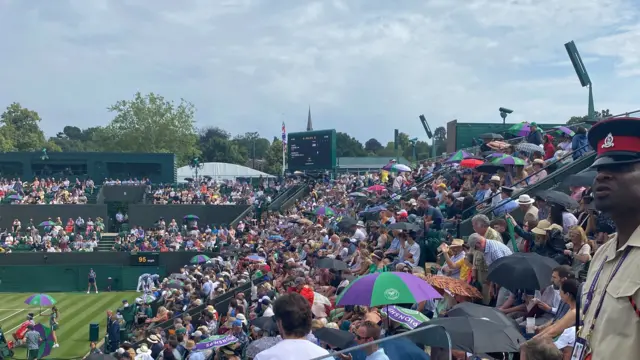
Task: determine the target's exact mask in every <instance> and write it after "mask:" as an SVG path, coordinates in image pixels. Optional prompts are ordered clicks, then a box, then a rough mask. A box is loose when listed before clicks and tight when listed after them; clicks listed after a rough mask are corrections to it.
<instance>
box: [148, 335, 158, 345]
mask: <svg viewBox="0 0 640 360" xmlns="http://www.w3.org/2000/svg"><path fill="white" fill-rule="evenodd" d="M147 341H148V342H150V343H152V344H157V343H159V342H160V339H158V335H156V334H152V335H149V337H148V338H147Z"/></svg>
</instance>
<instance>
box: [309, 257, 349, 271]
mask: <svg viewBox="0 0 640 360" xmlns="http://www.w3.org/2000/svg"><path fill="white" fill-rule="evenodd" d="M316 267H317V268H319V269H334V270H346V269H348V268H349V267H348V266H347V263H345V262H344V261H342V260H336V259H332V258H324V259H320V260H318V262H316Z"/></svg>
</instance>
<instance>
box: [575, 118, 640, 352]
mask: <svg viewBox="0 0 640 360" xmlns="http://www.w3.org/2000/svg"><path fill="white" fill-rule="evenodd" d="M588 136H589V144H590V145H591V147H592V148H593V149H595V151H596V152H597V156H596V161H595V162H594V163H593V165H592V167H593V168H595V169H596V170H597V172H598V174H597V175H596V178H595V180H594V184H593V188H592V189H593V195H594V200H595V205H596V208H597V209H598V210H600V211H602V212H605V213H607V214H608V215H609V216H610V217H611V220H613V222H614V223H615V225H616V228H617V229H618V232H617V233H616V234H615V235H614V236H613V237H612V238H611V239H610V240H609V241H607V242H606V243H605V244H603V245H602V246H601V247H600V248H599V249H598V251H597V252H596V253H595V255H594V256H593V259H592V260H591V264H590V266H589V272H588V275H587V281H586V282H585V283H584V289H588V290H587V291H586V292H585V291H582V292H580V293H581V294H585V295H583V297H582V301H581V304H583V306H582V311H583V322H584V325H583V326H582V328H581V329H580V333H579V337H580V338H579V339H576V346H575V347H574V349H575V352H576V354H574V355H576V356H577V355H578V354H577V353H578V351H579V349H580V348H581V347H584V348H585V351H584V353H588V354H590V355H591V359H592V360H603V359H638V358H640V315H639V314H640V313H639V312H638V310H637V308H638V305H637V304H640V283H639V282H638V270H639V267H638V266H639V265H638V264H640V249H639V248H640V230H639V229H640V118H627V117H624V118H613V119H609V120H603V121H600V122H598V123H596V124H595V125H594V126H593V127H592V128H591V130H590V131H589V135H588ZM585 342H586V345H585V346H579V345H578V344H584V343H585Z"/></svg>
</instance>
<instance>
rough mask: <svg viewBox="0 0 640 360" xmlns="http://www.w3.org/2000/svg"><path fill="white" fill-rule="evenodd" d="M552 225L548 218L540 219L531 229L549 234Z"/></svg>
mask: <svg viewBox="0 0 640 360" xmlns="http://www.w3.org/2000/svg"><path fill="white" fill-rule="evenodd" d="M550 226H551V223H550V222H549V221H548V220H540V221H539V222H538V225H536V227H534V228H533V229H531V232H532V233H534V234H536V235H547V229H549V227H550Z"/></svg>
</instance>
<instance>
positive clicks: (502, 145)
mask: <svg viewBox="0 0 640 360" xmlns="http://www.w3.org/2000/svg"><path fill="white" fill-rule="evenodd" d="M487 146H488V147H489V148H490V149H493V150H504V149H506V148H508V147H509V146H511V144H509V143H508V142H504V141H499V140H494V141H491V142H489V143H487Z"/></svg>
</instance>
